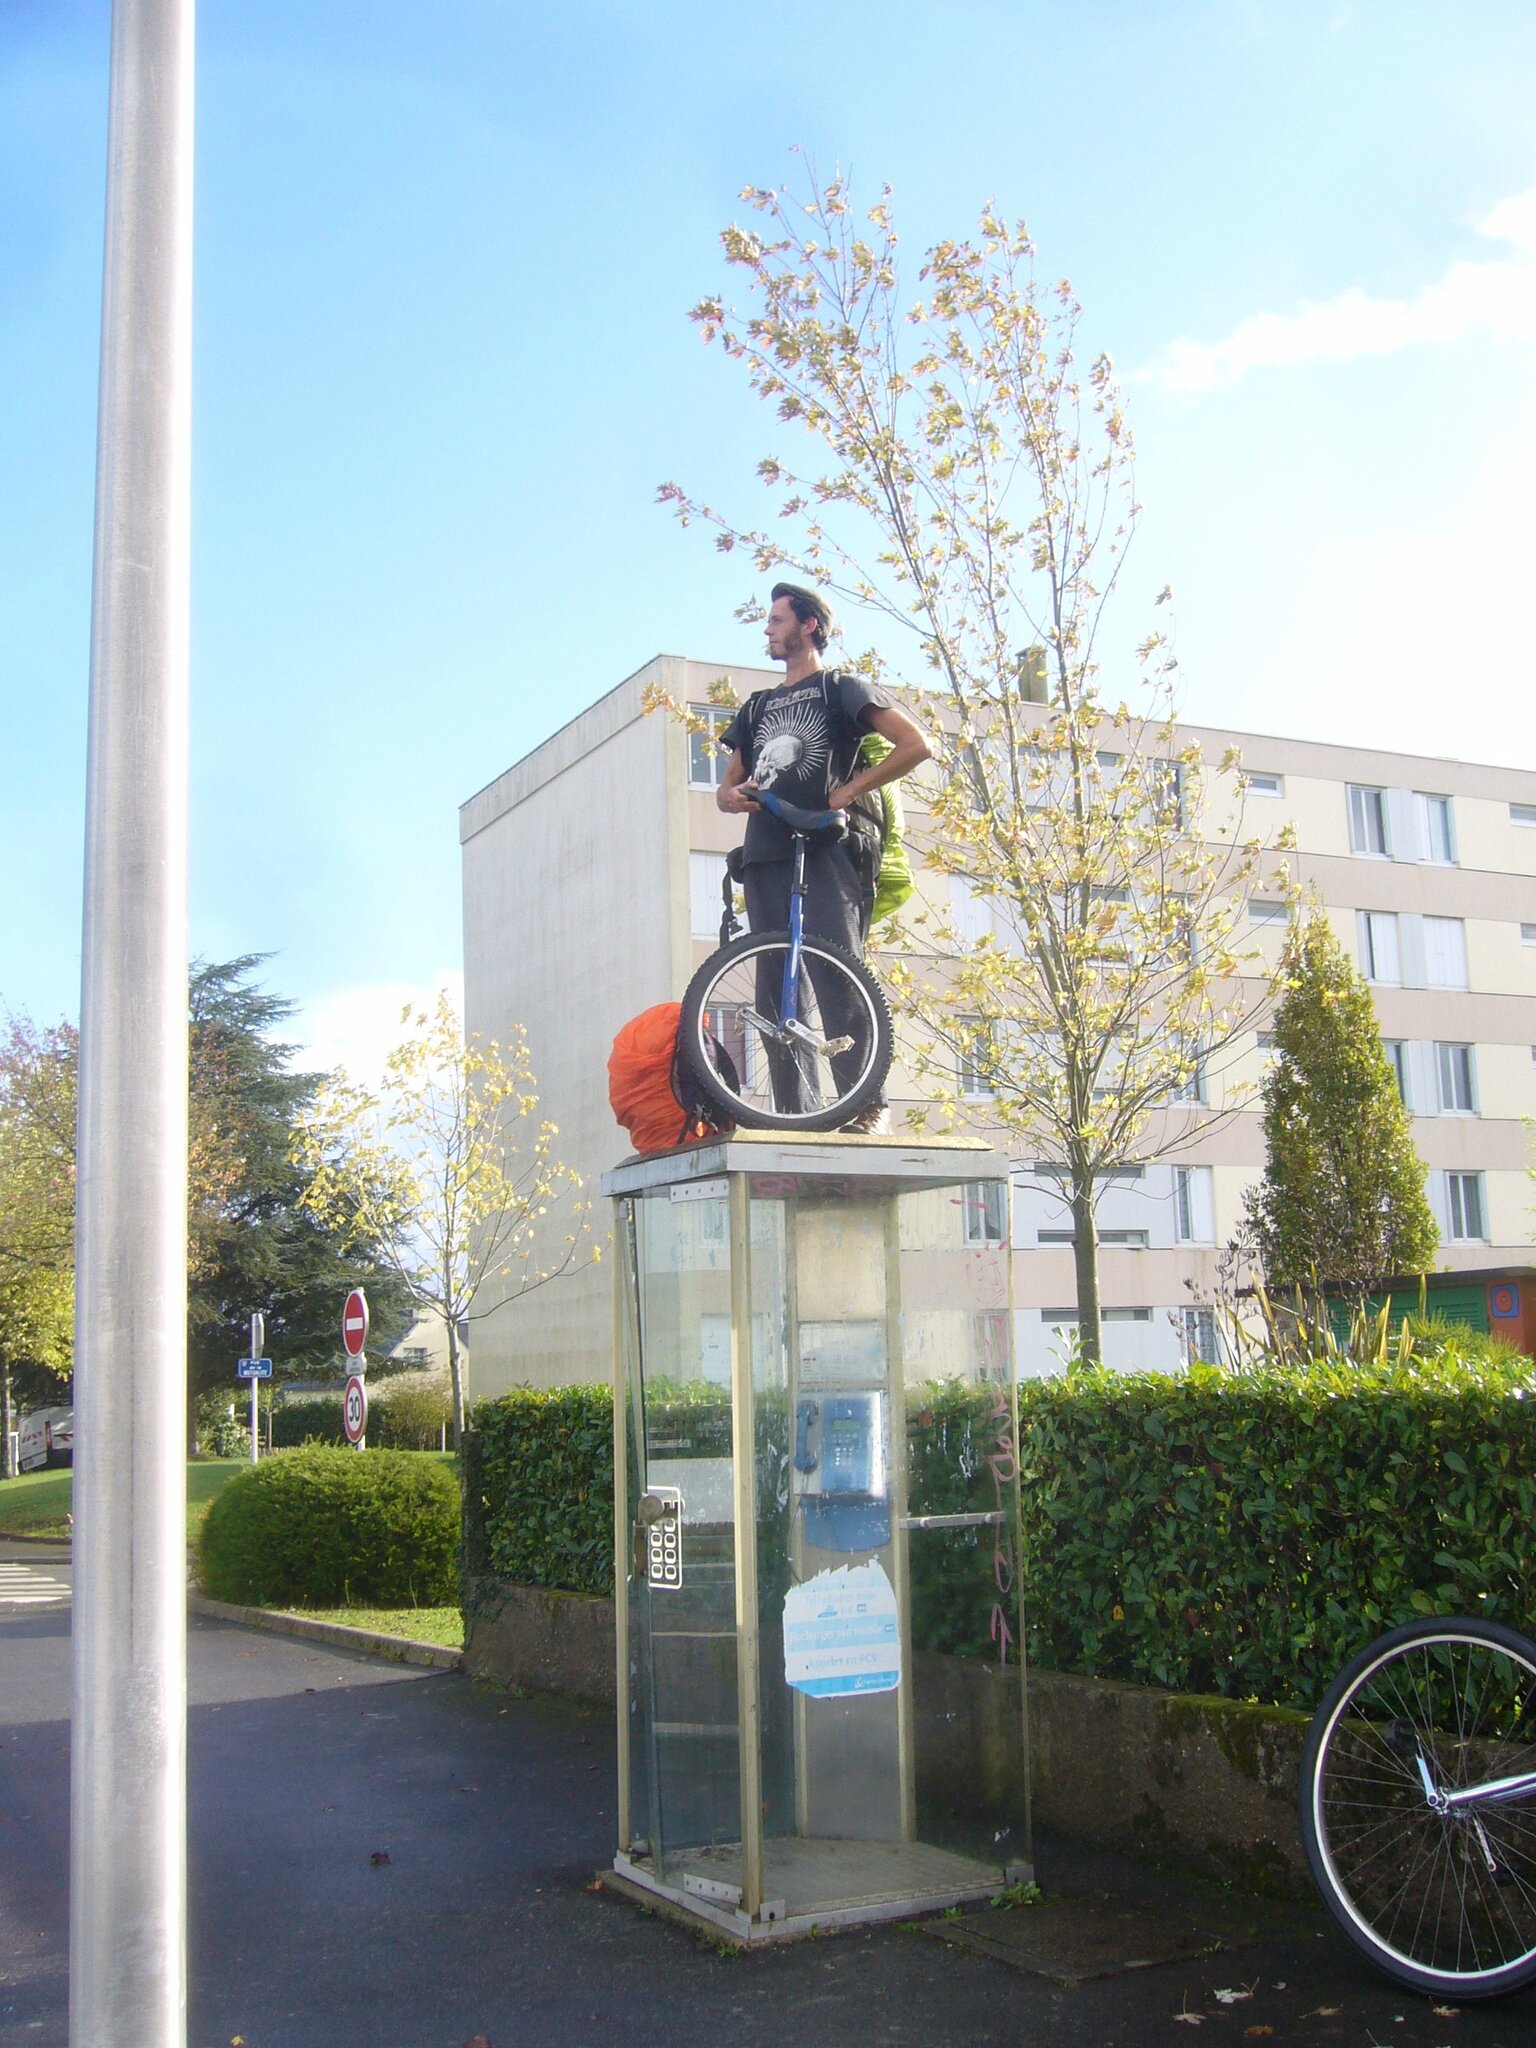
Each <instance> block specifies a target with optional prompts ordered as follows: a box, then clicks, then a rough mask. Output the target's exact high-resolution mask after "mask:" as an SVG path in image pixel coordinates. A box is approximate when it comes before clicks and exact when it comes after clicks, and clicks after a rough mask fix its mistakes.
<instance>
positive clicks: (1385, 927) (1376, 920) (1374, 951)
mask: <svg viewBox="0 0 1536 2048" xmlns="http://www.w3.org/2000/svg"><path fill="white" fill-rule="evenodd" d="M1355 919H1356V924H1357V929H1358V934H1359V941H1360V966H1361V968H1362V970H1363V972H1364V974H1365V978H1366V980H1367V981H1374V982H1376V983H1378V984H1379V985H1380V986H1381V987H1383V988H1401V987H1402V984H1403V938H1402V932H1401V930H1400V929H1399V927H1398V922H1397V912H1396V911H1395V910H1357V911H1356V912H1355ZM1389 934H1390V941H1389V938H1388V935H1389ZM1388 952H1390V953H1391V955H1392V958H1391V959H1390V960H1389V959H1387V958H1386V957H1385V956H1386V954H1387V953H1388ZM1386 969H1390V972H1386V971H1383V970H1386Z"/></svg>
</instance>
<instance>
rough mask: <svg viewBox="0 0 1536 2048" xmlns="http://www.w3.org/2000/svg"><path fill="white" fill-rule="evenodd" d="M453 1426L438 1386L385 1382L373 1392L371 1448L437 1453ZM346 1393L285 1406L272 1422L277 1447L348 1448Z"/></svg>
mask: <svg viewBox="0 0 1536 2048" xmlns="http://www.w3.org/2000/svg"><path fill="white" fill-rule="evenodd" d="M447 1420H448V1390H447V1388H446V1387H439V1386H421V1385H414V1386H396V1385H393V1384H391V1382H390V1381H388V1380H386V1381H385V1382H384V1383H383V1385H382V1386H377V1387H376V1386H372V1385H370V1387H369V1389H368V1443H369V1447H370V1448H371V1449H373V1450H379V1451H435V1450H436V1449H437V1448H438V1447H439V1444H440V1442H441V1437H442V1428H443V1424H444V1423H445V1422H446V1421H447ZM346 1440H347V1437H346V1431H345V1430H344V1429H343V1428H342V1426H341V1389H340V1388H339V1387H338V1388H337V1389H336V1391H335V1393H334V1394H306V1395H302V1396H300V1397H299V1398H297V1399H292V1400H284V1401H283V1402H281V1403H280V1404H279V1406H278V1408H277V1410H276V1411H275V1413H274V1414H273V1417H272V1447H273V1449H274V1450H288V1449H292V1448H294V1447H295V1446H297V1445H299V1444H310V1443H318V1444H344V1443H345V1442H346Z"/></svg>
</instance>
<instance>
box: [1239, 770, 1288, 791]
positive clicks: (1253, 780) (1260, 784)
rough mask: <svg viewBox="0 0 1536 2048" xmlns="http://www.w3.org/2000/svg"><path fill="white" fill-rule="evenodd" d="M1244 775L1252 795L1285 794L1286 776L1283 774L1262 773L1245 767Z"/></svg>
mask: <svg viewBox="0 0 1536 2048" xmlns="http://www.w3.org/2000/svg"><path fill="white" fill-rule="evenodd" d="M1243 775H1244V778H1245V779H1246V781H1247V784H1248V791H1249V794H1250V795H1251V796H1284V795H1285V777H1284V776H1283V775H1270V774H1268V773H1261V772H1259V771H1257V770H1255V769H1252V768H1245V769H1244V770H1243Z"/></svg>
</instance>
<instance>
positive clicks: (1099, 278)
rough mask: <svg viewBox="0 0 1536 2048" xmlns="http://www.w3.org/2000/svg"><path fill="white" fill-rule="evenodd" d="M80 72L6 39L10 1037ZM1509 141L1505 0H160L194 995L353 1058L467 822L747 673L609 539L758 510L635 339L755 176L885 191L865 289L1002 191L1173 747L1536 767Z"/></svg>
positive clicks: (93, 298)
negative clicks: (671, 678) (190, 538)
mask: <svg viewBox="0 0 1536 2048" xmlns="http://www.w3.org/2000/svg"><path fill="white" fill-rule="evenodd" d="M108 26H109V9H108V5H107V0H5V5H4V6H3V8H0V464H3V471H0V473H3V477H4V489H3V492H0V765H3V768H4V771H5V803H4V806H3V808H0V833H3V835H4V836H3V844H0V1003H4V1004H8V1005H10V1006H12V1007H19V1008H25V1009H28V1010H30V1011H32V1012H33V1013H34V1014H36V1015H38V1016H40V1017H43V1018H53V1017H55V1016H58V1015H61V1014H74V1012H75V1010H76V1007H77V1002H78V996H77V988H78V973H79V940H78V930H79V884H80V843H81V803H82V782H83V763H84V745H83V740H84V719H85V701H86V681H87V677H86V652H87V640H88V626H89V583H90V552H91V506H92V476H93V464H94V437H95V369H96V363H95V357H96V340H97V318H98V306H99V290H100V243H101V213H102V188H103V149H104V125H105V94H106V56H107V37H108ZM1533 103H1536V10H1532V9H1531V8H1530V7H1529V6H1528V5H1526V4H1523V0H1511V4H1505V5H1501V4H1498V0H1481V4H1479V5H1478V6H1477V7H1475V8H1454V7H1449V6H1444V5H1440V4H1433V5H1419V4H1415V0H1379V4H1362V5H1349V4H1333V5H1315V6H1314V5H1310V4H1308V0H1289V4H1278V0H1276V4H1260V0H1166V4H1157V0H1141V4H1132V0H1120V4H1109V0H1080V4H1078V5H1076V6H1073V7H1061V6H1059V5H1053V6H1044V5H1038V4H1035V0H992V4H977V0H950V4H949V5H948V6H947V7H946V8H944V9H942V10H937V9H934V8H933V7H931V6H927V5H917V4H908V0H879V4H865V0H844V4H843V5H841V6H840V7H838V8H835V9H834V8H828V7H826V6H824V5H817V6H810V5H806V4H802V0H785V4H782V5H781V6H779V7H778V8H776V9H774V10H772V11H771V12H770V13H767V14H765V13H764V12H763V11H762V10H759V9H751V8H747V7H745V6H741V5H736V4H732V0H713V4H708V5H702V4H698V5H696V4H692V0H674V4H667V0H656V4H650V5H640V4H638V0H637V4H627V0H622V4H621V0H565V4H564V5H563V6H562V7H560V8H558V9H556V8H538V9H534V8H526V7H521V6H518V5H515V4H511V5H509V4H508V0H455V4H453V5H448V4H445V0H326V4H324V5H323V6H316V5H315V4H314V0H262V4H260V5H259V6H254V7H253V6H251V5H250V4H249V0H202V5H201V7H200V10H199V89H198V124H199V127H198V158H197V281H196V391H195V458H194V460H195V469H194V492H195V514H194V516H195V539H194V611H193V689H194V728H193V803H194V811H193V885H192V901H191V939H192V945H193V948H194V950H196V951H197V952H200V953H202V954H205V955H208V956H213V957H227V956H228V955H230V954H233V953H236V952H247V951H269V952H272V953H274V954H275V955H276V956H277V957H276V958H275V960H274V961H273V963H272V966H271V968H270V970H269V978H270V980H271V983H272V985H273V986H275V987H277V988H279V989H281V990H283V991H284V992H286V993H288V994H290V995H291V996H293V997H295V998H296V999H298V1000H299V1001H300V1003H301V1004H302V1005H303V1011H302V1027H303V1032H304V1035H305V1036H306V1037H307V1038H308V1039H309V1041H310V1042H311V1043H312V1045H313V1047H314V1050H315V1053H316V1056H317V1057H320V1058H322V1059H327V1060H328V1059H330V1058H332V1057H336V1056H338V1055H339V1054H346V1053H356V1052H357V1049H358V1047H359V1046H360V1044H361V1042H362V1041H363V1040H365V1039H366V1038H367V1036H368V1034H369V1031H370V1029H372V1028H373V1027H372V1024H371V1021H370V1020H374V1019H378V1020H379V1025H378V1028H379V1029H380V1030H383V1029H384V1028H386V1027H387V1026H388V1024H389V1023H391V1022H392V1021H393V1011H394V1010H396V1009H398V1004H399V1001H400V1000H401V999H402V998H403V997H404V996H405V995H407V994H409V993H410V992H411V991H412V990H415V989H421V988H427V987H430V986H431V985H432V984H433V983H434V982H435V981H436V980H438V979H439V978H441V977H445V976H446V977H450V978H451V977H452V975H453V973H454V972H455V970H456V968H457V965H458V960H459V908H458V846H457V816H456V814H457V806H458V804H459V803H460V802H461V801H462V800H463V798H465V797H466V796H468V795H469V794H471V793H472V792H473V791H474V790H475V789H477V788H479V787H480V786H481V785H482V784H484V783H485V782H487V781H489V780H490V779H491V778H492V777H493V776H494V775H496V774H498V773H499V772H500V771H501V770H502V769H503V768H504V767H506V766H507V765H508V764H509V763H510V762H511V761H513V760H515V759H516V758H517V757H518V756H519V755H520V754H522V753H524V752H526V751H527V749H528V748H529V747H531V746H533V745H536V744H537V743H538V741H539V740H540V739H542V738H543V737H544V736H545V735H546V734H548V733H549V732H550V731H552V730H553V729H554V728H555V727H556V726H558V725H559V724H561V723H562V722H563V721H564V720H565V719H567V718H568V717H570V716H571V715H573V714H574V713H575V712H576V711H578V710H580V709H581V708H582V707H583V706H584V705H585V704H586V703H588V702H590V701H591V699H592V698H593V697H595V696H596V695H598V694H599V693H600V692H601V691H603V690H605V689H607V688H609V687H610V686H611V685H612V684H613V683H615V682H617V681H618V680H620V679H621V678H622V677H623V676H624V675H626V674H628V673H630V672H631V671H632V670H633V669H635V668H637V667H638V666H639V665H640V664H641V663H642V662H644V661H645V660H647V659H648V658H649V657H650V656H651V655H652V654H654V653H657V652H660V651H663V650H665V651H669V652H678V653H689V654H693V655H696V656H699V657H701V658H704V659H720V660H726V659H736V660H752V659H755V658H757V653H758V648H759V644H760V642H759V638H758V635H757V633H756V632H755V631H754V630H752V629H749V628H744V627H741V626H739V625H737V624H736V623H735V621H734V619H733V617H732V613H733V611H734V608H735V606H736V605H737V604H738V603H739V602H740V601H741V599H742V598H743V597H745V596H747V595H749V594H750V590H751V583H750V578H749V577H748V576H747V575H746V573H745V572H744V570H743V568H742V566H741V565H740V564H739V563H737V564H732V563H730V562H727V561H724V560H722V559H720V558H718V557H716V556H715V555H714V554H713V553H712V551H711V550H710V549H709V547H708V545H707V543H706V542H705V541H703V540H702V539H700V538H699V537H698V536H696V535H695V534H693V533H686V532H682V531H680V530H679V529H678V528H676V527H675V525H674V524H673V523H672V522H671V521H670V520H669V519H668V517H667V516H666V515H665V514H663V513H662V512H661V511H660V510H659V509H657V508H656V507H655V505H654V503H653V498H654V492H655V487H656V485H657V484H658V483H660V482H661V481H663V480H664V479H668V478H676V479H677V480H679V481H680V482H682V483H684V484H685V485H686V486H688V487H689V488H691V489H693V490H696V491H697V492H699V493H700V494H701V495H704V496H707V497H709V498H710V499H711V500H712V501H714V502H716V503H725V504H729V505H733V506H738V507H741V508H742V509H743V510H744V511H745V512H746V513H747V514H748V515H749V516H750V515H751V514H753V513H754V512H755V510H756V504H755V498H754V486H753V484H752V480H751V468H752V464H753V463H754V461H755V460H756V458H757V457H758V456H759V455H761V454H763V453H765V452H767V450H768V448H769V447H770V446H772V445H774V436H773V434H772V432H771V431H770V424H771V423H770V422H769V421H768V419H767V418H766V417H762V418H760V417H759V416H758V413H759V408H758V407H757V405H756V403H755V401H753V400H752V399H751V398H750V396H749V395H748V393H747V392H746V390H745V387H744V384H743V383H742V381H741V380H740V378H739V376H738V375H737V373H736V372H735V371H734V370H733V369H732V367H731V366H730V365H729V364H727V363H725V362H724V361H723V360H722V359H721V358H720V356H719V354H718V352H717V351H708V352H706V351H705V350H703V349H702V348H701V347H700V344H699V341H698V339H697V337H696V335H695V334H694V332H693V330H692V329H691V327H690V326H689V324H688V322H687V319H686V317H685V316H686V309H687V308H688V306H689V305H691V304H692V303H693V302H694V301H695V300H696V299H697V298H698V297H700V296H701V295H702V294H703V293H704V292H706V291H708V290H712V289H715V288H717V287H718V286H719V285H720V283H721V282H722V279H723V274H724V273H723V266H722V264H721V262H720V259H719V256H718V251H717V244H716V236H717V234H718V231H719V229H720V228H721V227H723V226H724V225H725V224H726V222H727V221H728V220H730V219H731V218H732V217H733V216H734V215H735V214H736V213H737V211H738V210H739V209H738V207H737V204H736V194H737V193H738V192H739V190H740V188H741V186H742V185H743V184H745V183H747V182H749V181H750V182H754V183H758V184H769V183H775V182H784V181H792V180H793V179H795V178H796V176H797V175H798V160H797V159H796V158H795V157H794V156H793V155H792V154H791V151H792V149H793V147H794V146H796V145H798V146H799V147H800V148H802V149H803V150H804V151H805V152H806V153H807V154H808V155H809V156H810V157H811V158H812V159H813V160H814V161H815V162H816V164H817V165H818V166H819V167H820V168H822V169H823V170H830V169H831V168H832V167H834V166H841V167H842V168H843V169H845V170H847V171H849V172H850V173H851V174H852V177H853V179H854V181H855V191H856V195H857V194H858V193H860V192H862V193H866V194H868V195H870V196H873V193H874V190H875V188H877V187H878V185H879V184H880V183H881V182H882V181H884V180H886V179H889V180H890V182H891V183H892V184H893V186H894V187H895V195H896V209H897V220H898V225H899V227H900V230H901V233H902V237H903V244H904V247H905V248H906V249H907V250H908V251H909V252H910V253H911V256H912V259H913V264H914V269H915V265H916V260H917V256H918V254H919V252H920V250H921V248H922V247H923V246H924V245H925V244H926V243H927V242H928V241H930V240H932V239H934V238H936V237H938V236H941V235H948V234H963V233H965V232H967V231H968V229H969V227H970V224H971V223H972V222H973V221H974V219H975V216H976V214H977V213H978V211H979V210H980V207H981V205H982V203H983V201H985V200H986V199H988V198H995V200H996V201H997V203H998V204H999V206H1000V207H1001V208H1002V209H1003V211H1005V212H1006V213H1007V214H1009V215H1010V216H1019V215H1022V216H1023V217H1025V218H1026V219H1027V220H1028V221H1029V223H1030V226H1031V228H1032V230H1033V232H1034V235H1035V237H1036V240H1037V243H1038V245H1039V248H1040V252H1041V262H1042V266H1043V267H1044V268H1045V269H1046V270H1047V271H1049V272H1052V273H1055V272H1061V273H1065V274H1067V275H1069V276H1070V277H1071V278H1072V280H1073V282H1074V284H1075V285H1076V287H1077V289H1078V293H1079V296H1080V298H1081V299H1082V301H1083V304H1084V306H1085V309H1086V317H1085V322H1084V335H1085V340H1086V341H1087V342H1088V343H1089V344H1090V345H1091V346H1092V347H1095V348H1097V347H1104V348H1107V349H1108V350H1109V351H1110V352H1111V354H1112V355H1113V356H1114V358H1115V361H1116V363H1117V365H1118V366H1119V368H1120V370H1121V372H1122V374H1123V375H1124V376H1125V377H1126V379H1127V382H1128V390H1129V401H1130V409H1131V415H1132V419H1133V422H1134V424H1135V427H1136V431H1137V440H1138V445H1139V449H1140V474H1139V485H1140V491H1141V496H1142V498H1143V501H1144V503H1145V505H1146V508H1147V511H1146V520H1145V525H1144V528H1143V532H1142V535H1141V537H1140V539H1139V540H1138V543H1137V547H1138V552H1139V568H1140V572H1141V575H1142V585H1141V587H1142V588H1144V589H1146V590H1154V589H1156V588H1157V587H1158V586H1159V585H1160V584H1161V583H1162V582H1163V581H1165V580H1169V581H1171V582H1172V583H1173V584H1174V587H1175V589H1176V591H1177V593H1178V600H1179V602H1178V613H1179V636H1180V647H1179V651H1180V656H1181V661H1182V665H1183V672H1184V676H1185V695H1184V702H1183V708H1184V710H1185V713H1186V715H1188V716H1189V717H1191V718H1193V719H1196V720H1200V721H1204V722H1207V723H1213V724H1229V725H1235V726H1238V727H1240V728H1243V727H1246V728H1253V729H1257V730H1265V731H1278V732H1283V733H1290V734H1297V735H1301V736H1305V737H1309V738H1317V739H1327V740H1367V741H1369V740H1376V741H1379V742H1385V743H1388V744H1393V745H1398V746H1401V747H1404V748H1406V749H1408V750H1409V751H1415V752H1422V753H1428V754H1435V753H1441V752H1446V753H1452V754H1455V755H1458V756H1460V757H1463V758H1472V759H1476V760H1489V761H1512V762H1515V763H1517V764H1520V765H1525V766H1530V765H1536V715H1533V711H1532V704H1533V694H1536V693H1533V685H1536V673H1533V669H1536V661H1533V657H1532V654H1531V641H1530V634H1529V630H1528V626H1527V620H1526V616H1525V614H1526V610H1527V603H1526V600H1525V597H1524V595H1523V593H1524V591H1525V590H1526V589H1527V588H1528V586H1529V584H1530V581H1531V577H1530V572H1529V569H1528V567H1527V565H1526V557H1527V556H1528V554H1529V551H1530V539H1531V525H1532V522H1531V517H1530V508H1529V502H1528V499H1529V491H1530V484H1529V479H1530V477H1531V475H1532V473H1533V468H1536V124H1533V123H1532V121H1531V119H1530V108H1531V106H1532V104H1533ZM1135 598H1136V591H1135V590H1133V592H1132V602H1133V604H1134V602H1135ZM1142 623H1143V620H1142V617H1141V615H1140V614H1139V613H1137V614H1136V615H1134V616H1131V617H1128V618H1127V619H1126V621H1125V630H1126V636H1127V637H1128V638H1130V637H1134V635H1135V633H1136V632H1137V631H1139V629H1140V627H1141V625H1142ZM592 829H593V830H594V831H600V830H601V829H602V821H601V819H596V818H595V819H593V820H592ZM615 910H616V913H621V906H617V905H616V906H615Z"/></svg>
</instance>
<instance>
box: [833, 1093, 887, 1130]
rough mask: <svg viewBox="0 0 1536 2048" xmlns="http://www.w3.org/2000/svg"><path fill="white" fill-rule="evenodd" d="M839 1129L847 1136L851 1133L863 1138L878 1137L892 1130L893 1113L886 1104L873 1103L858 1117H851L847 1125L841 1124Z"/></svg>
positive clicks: (861, 1111)
mask: <svg viewBox="0 0 1536 2048" xmlns="http://www.w3.org/2000/svg"><path fill="white" fill-rule="evenodd" d="M838 1128H839V1130H841V1131H842V1132H843V1133H844V1134H845V1135H847V1134H850V1133H851V1134H852V1135H853V1136H855V1137H861V1138H873V1137H878V1136H879V1135H880V1133H881V1132H883V1131H889V1129H890V1128H891V1112H890V1109H889V1108H888V1107H887V1105H886V1104H885V1103H883V1102H872V1103H871V1104H870V1105H869V1107H868V1109H861V1110H860V1111H859V1113H858V1115H857V1116H856V1117H850V1119H849V1120H848V1122H847V1123H845V1124H840V1125H839V1126H838Z"/></svg>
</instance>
